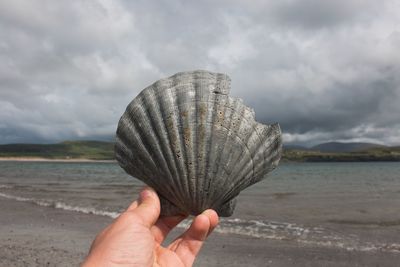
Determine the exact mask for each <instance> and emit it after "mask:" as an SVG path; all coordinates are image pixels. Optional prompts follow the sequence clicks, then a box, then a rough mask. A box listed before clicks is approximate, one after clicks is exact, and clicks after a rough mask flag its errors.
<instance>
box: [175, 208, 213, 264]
mask: <svg viewBox="0 0 400 267" xmlns="http://www.w3.org/2000/svg"><path fill="white" fill-rule="evenodd" d="M210 227H211V223H210V219H209V217H208V216H207V215H206V214H203V213H202V214H200V215H198V216H197V217H196V218H195V219H194V220H193V222H192V224H191V225H190V227H189V229H188V230H187V231H186V232H185V233H184V234H183V235H182V236H181V237H179V238H178V239H177V240H175V242H174V243H173V244H171V249H174V250H175V253H176V254H177V255H178V256H179V257H180V259H181V260H182V262H183V263H184V265H185V266H191V265H192V264H193V262H194V259H195V257H196V256H197V254H198V253H199V251H200V248H201V247H202V245H203V243H204V240H205V239H206V238H207V234H208V232H209V230H210V229H211V228H210Z"/></svg>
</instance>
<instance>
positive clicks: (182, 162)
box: [173, 80, 192, 212]
mask: <svg viewBox="0 0 400 267" xmlns="http://www.w3.org/2000/svg"><path fill="white" fill-rule="evenodd" d="M173 82H174V83H176V82H177V81H176V80H174V81H173ZM176 86H177V83H176V84H174V85H173V87H175V88H176ZM175 90H176V89H175ZM175 95H176V96H177V97H176V98H175V106H176V108H177V113H178V115H177V118H178V129H177V131H178V135H179V136H180V137H183V136H182V133H181V131H180V130H179V128H183V121H182V117H181V116H180V114H182V110H181V108H180V100H181V99H180V98H179V96H178V95H177V94H175ZM175 115H176V114H175ZM182 139H183V138H178V140H179V141H178V142H179V143H180V151H181V152H182V153H181V157H180V158H177V161H178V162H179V163H180V165H181V166H184V167H186V162H187V160H188V159H187V151H186V146H185V144H184V141H183V140H182ZM182 170H183V175H184V176H183V177H182V178H183V179H181V180H180V182H184V181H185V178H184V177H187V175H188V174H187V170H186V169H185V168H182ZM184 187H186V190H187V191H186V192H187V193H188V195H187V196H191V195H192V191H191V186H190V184H189V182H186V183H185V184H184ZM185 204H188V203H185ZM185 212H188V211H187V210H186V209H185Z"/></svg>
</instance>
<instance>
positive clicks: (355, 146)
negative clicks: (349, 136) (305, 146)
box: [310, 142, 386, 152]
mask: <svg viewBox="0 0 400 267" xmlns="http://www.w3.org/2000/svg"><path fill="white" fill-rule="evenodd" d="M385 147H386V146H383V145H378V144H373V143H341V142H328V143H323V144H319V145H316V146H313V147H311V148H310V150H313V151H320V152H356V151H363V150H368V149H372V148H385Z"/></svg>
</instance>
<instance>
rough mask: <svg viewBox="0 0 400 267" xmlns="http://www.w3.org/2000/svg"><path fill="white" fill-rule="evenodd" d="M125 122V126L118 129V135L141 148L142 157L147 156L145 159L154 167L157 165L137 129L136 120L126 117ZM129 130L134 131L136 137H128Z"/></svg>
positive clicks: (124, 142) (133, 145)
mask: <svg viewBox="0 0 400 267" xmlns="http://www.w3.org/2000/svg"><path fill="white" fill-rule="evenodd" d="M127 112H129V110H127ZM124 118H125V117H124ZM124 123H125V124H124V127H119V128H118V130H119V131H118V136H119V138H120V140H122V141H123V144H129V145H130V146H131V147H136V148H137V149H139V148H141V149H142V151H143V154H144V155H143V154H142V157H144V158H145V161H146V162H148V163H149V164H150V165H152V166H153V167H156V166H157V165H156V164H155V162H154V161H153V158H152V157H151V154H150V152H149V151H148V149H147V147H146V146H145V145H144V143H143V141H142V138H141V136H140V133H139V131H136V126H135V122H134V121H132V120H131V118H130V117H127V118H126V119H124ZM127 130H129V132H130V133H133V136H134V137H135V138H128V132H127ZM135 141H136V142H135ZM136 144H137V145H136ZM138 146H140V147H138Z"/></svg>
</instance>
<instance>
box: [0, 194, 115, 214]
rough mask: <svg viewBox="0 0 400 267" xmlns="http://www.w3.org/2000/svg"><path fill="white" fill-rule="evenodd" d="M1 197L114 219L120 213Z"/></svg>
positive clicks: (44, 201) (35, 200) (17, 197)
mask: <svg viewBox="0 0 400 267" xmlns="http://www.w3.org/2000/svg"><path fill="white" fill-rule="evenodd" d="M0 197H4V198H7V199H12V200H16V201H22V202H29V203H33V204H36V205H39V206H43V207H52V208H56V209H63V210H68V211H75V212H81V213H85V214H94V215H101V216H108V217H111V218H113V219H114V218H117V217H118V216H119V214H120V213H118V212H113V211H104V210H97V209H95V208H90V207H79V206H71V205H68V204H66V203H64V202H59V201H55V202H52V201H48V200H41V199H34V198H27V197H19V196H14V195H9V194H4V193H0Z"/></svg>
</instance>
